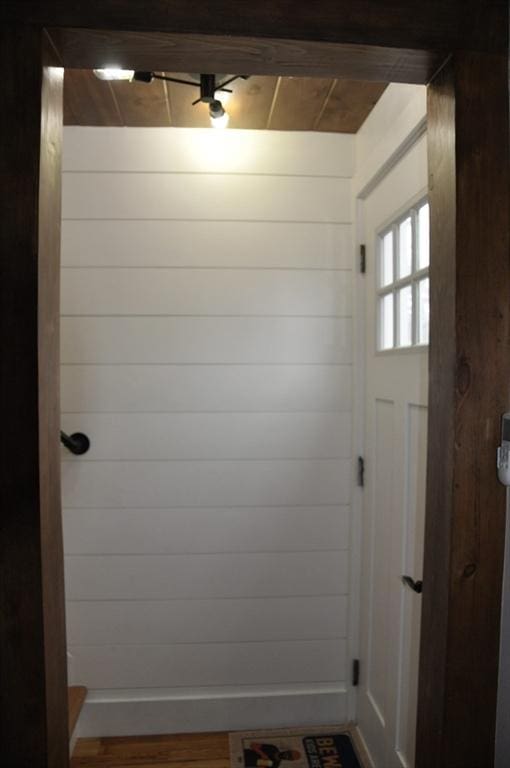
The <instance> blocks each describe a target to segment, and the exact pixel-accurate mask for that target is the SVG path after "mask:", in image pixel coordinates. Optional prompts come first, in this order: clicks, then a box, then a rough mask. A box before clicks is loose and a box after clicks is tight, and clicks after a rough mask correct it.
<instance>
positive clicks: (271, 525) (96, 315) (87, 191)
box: [61, 128, 354, 735]
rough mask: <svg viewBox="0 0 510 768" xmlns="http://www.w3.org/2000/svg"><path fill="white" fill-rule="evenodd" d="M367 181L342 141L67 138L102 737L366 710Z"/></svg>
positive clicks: (72, 330)
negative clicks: (361, 501)
mask: <svg viewBox="0 0 510 768" xmlns="http://www.w3.org/2000/svg"><path fill="white" fill-rule="evenodd" d="M353 164H354V139H353V137H350V136H342V135H333V134H299V133H280V132H274V133H273V132H272V133H269V132H263V131H261V132H249V131H238V132H237V131H230V130H229V131H227V132H215V131H210V130H185V129H125V128H122V129H116V128H112V129H102V128H66V130H65V140H64V180H63V181H64V185H63V223H62V224H63V229H62V246H63V248H62V257H63V269H62V329H61V330H62V332H61V335H62V409H63V413H62V428H63V429H64V430H65V431H67V432H73V431H76V430H78V431H84V432H86V433H87V434H88V435H89V436H90V439H91V443H92V447H91V450H90V452H89V453H88V454H86V455H85V456H83V457H79V458H78V457H73V456H71V455H70V454H68V453H66V452H63V454H62V458H63V501H64V534H65V552H66V568H67V570H66V588H67V601H68V602H67V617H68V640H69V646H70V652H71V654H72V660H71V665H70V677H71V680H72V681H73V682H76V683H81V684H85V685H87V686H88V687H89V689H91V693H90V695H89V701H88V703H87V705H86V707H85V711H84V714H83V716H82V718H81V723H80V727H81V734H82V735H109V734H119V735H120V734H125V733H149V732H171V731H183V730H201V729H234V728H244V727H250V728H251V727H263V726H268V725H271V726H279V725H287V724H298V723H327V722H338V721H341V720H343V719H345V718H346V716H347V689H348V682H347V681H348V661H349V656H348V652H347V642H348V637H349V634H350V630H351V629H352V627H351V628H350V627H349V621H348V615H349V612H350V615H351V616H352V615H353V610H354V609H353V606H352V605H350V604H349V601H350V591H349V585H350V581H351V578H352V572H353V563H352V562H351V563H350V537H351V520H350V518H351V507H350V501H351V485H352V462H351V458H352V456H351V454H352V448H351V444H352V443H351V416H352V366H351V361H352V321H351V315H352V305H351V294H352V274H351V261H352V247H351V222H352V197H351V181H350V179H351V176H352V174H353V171H354V165H353ZM349 650H350V649H349Z"/></svg>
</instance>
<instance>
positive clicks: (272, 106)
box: [266, 77, 282, 130]
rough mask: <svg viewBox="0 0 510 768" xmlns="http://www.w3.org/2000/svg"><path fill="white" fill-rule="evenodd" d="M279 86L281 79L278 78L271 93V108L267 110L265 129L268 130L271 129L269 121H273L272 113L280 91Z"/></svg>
mask: <svg viewBox="0 0 510 768" xmlns="http://www.w3.org/2000/svg"><path fill="white" fill-rule="evenodd" d="M281 84H282V78H281V77H279V78H278V79H277V81H276V85H275V88H274V91H273V98H272V100H271V107H270V108H269V114H268V116H267V123H266V128H267V129H268V130H269V129H270V128H271V120H272V119H273V112H274V108H275V105H276V102H277V101H278V92H279V90H280V87H281Z"/></svg>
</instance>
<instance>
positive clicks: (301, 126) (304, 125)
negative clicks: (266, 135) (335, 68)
mask: <svg viewBox="0 0 510 768" xmlns="http://www.w3.org/2000/svg"><path fill="white" fill-rule="evenodd" d="M330 87H331V79H330V78H321V77H282V78H281V82H280V87H279V88H278V94H277V98H276V100H275V103H274V106H273V109H272V112H271V118H270V120H269V122H268V125H267V127H268V128H273V129H276V130H282V131H289V130H298V131H311V130H312V129H313V128H314V126H315V123H316V120H317V117H318V115H320V113H321V110H322V107H323V104H324V102H325V101H326V99H327V97H328V93H329V90H330Z"/></svg>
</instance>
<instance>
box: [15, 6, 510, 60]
mask: <svg viewBox="0 0 510 768" xmlns="http://www.w3.org/2000/svg"><path fill="white" fill-rule="evenodd" d="M506 5H507V4H506V3H505V2H504V0H488V1H487V2H479V0H429V2H427V3H423V2H420V0H391V2H389V1H388V0H384V2H381V0H364V1H363V2H359V3H354V4H353V3H352V1H351V0H318V2H315V3H310V2H308V1H307V0H298V2H295V1H293V0H273V2H271V3H253V2H246V1H243V2H242V3H241V4H240V3H239V2H236V0H216V2H214V3H210V4H207V5H206V6H205V7H204V3H203V2H202V0H175V1H174V2H172V3H168V2H167V0H152V2H151V8H150V13H147V3H145V2H143V0H89V2H88V3H83V2H79V0H72V2H44V3H41V2H37V0H7V2H5V3H4V7H3V17H4V19H5V20H7V19H14V20H16V21H23V22H25V23H29V24H42V25H46V26H60V27H82V28H83V27H88V28H102V29H116V28H118V26H119V22H120V21H121V22H122V26H123V28H124V29H127V30H159V31H168V32H178V33H192V34H224V35H229V36H232V35H246V33H247V30H249V34H250V35H253V36H257V37H260V38H276V37H284V38H287V39H289V40H314V41H329V42H341V43H354V44H362V45H380V46H387V47H391V48H416V49H426V48H430V49H436V50H437V49H442V50H450V49H457V48H460V49H464V50H465V49H471V50H498V51H502V50H505V49H506V46H507V40H508V26H507V25H504V17H505V14H506ZM240 6H241V7H240ZM502 21H503V24H502V23H501V22H502Z"/></svg>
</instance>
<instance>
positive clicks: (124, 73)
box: [94, 67, 135, 80]
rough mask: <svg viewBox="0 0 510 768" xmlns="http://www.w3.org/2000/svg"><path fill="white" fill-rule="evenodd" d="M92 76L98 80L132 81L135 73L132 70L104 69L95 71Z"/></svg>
mask: <svg viewBox="0 0 510 768" xmlns="http://www.w3.org/2000/svg"><path fill="white" fill-rule="evenodd" d="M94 74H95V76H96V77H97V78H99V80H132V79H133V75H134V74H135V72H134V70H133V69H120V68H119V67H105V68H104V69H95V70H94Z"/></svg>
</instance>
